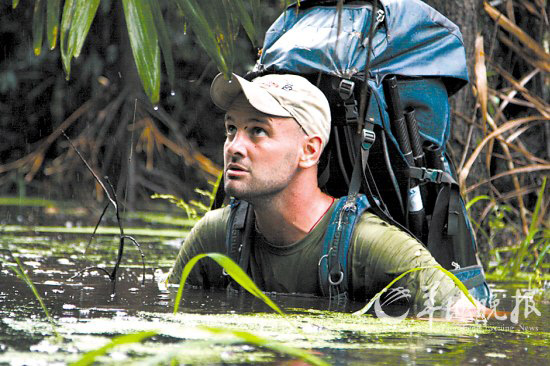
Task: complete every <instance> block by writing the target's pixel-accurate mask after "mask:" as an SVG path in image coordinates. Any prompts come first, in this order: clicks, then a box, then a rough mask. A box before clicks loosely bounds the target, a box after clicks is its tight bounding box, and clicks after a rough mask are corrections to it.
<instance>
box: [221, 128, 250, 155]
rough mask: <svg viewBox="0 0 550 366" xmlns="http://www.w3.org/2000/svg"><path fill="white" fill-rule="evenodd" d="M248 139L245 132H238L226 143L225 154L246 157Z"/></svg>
mask: <svg viewBox="0 0 550 366" xmlns="http://www.w3.org/2000/svg"><path fill="white" fill-rule="evenodd" d="M246 144H247V137H246V134H245V133H244V131H242V130H240V131H237V133H236V134H235V136H233V138H232V139H231V140H229V139H227V140H226V141H225V152H226V154H227V155H229V156H235V155H241V156H245V155H246Z"/></svg>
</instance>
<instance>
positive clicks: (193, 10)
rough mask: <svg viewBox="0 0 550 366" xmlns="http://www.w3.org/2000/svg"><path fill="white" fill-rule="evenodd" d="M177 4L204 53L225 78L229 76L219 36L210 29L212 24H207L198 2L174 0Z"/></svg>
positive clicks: (213, 8)
mask: <svg viewBox="0 0 550 366" xmlns="http://www.w3.org/2000/svg"><path fill="white" fill-rule="evenodd" d="M176 1H177V4H178V6H179V7H180V8H181V10H182V11H183V13H184V14H185V18H186V19H187V21H188V22H189V24H190V25H191V28H193V32H195V34H196V35H197V38H198V40H199V42H200V44H201V45H202V47H203V48H204V49H205V51H206V53H208V55H209V56H210V58H212V59H213V60H214V62H215V63H216V65H217V66H218V70H220V71H221V72H222V73H223V74H224V75H225V77H226V78H229V77H230V72H231V70H230V67H229V65H228V63H227V60H226V59H225V57H224V55H223V53H222V52H221V48H220V46H219V43H218V39H219V36H218V37H217V36H216V34H215V33H214V32H213V31H212V24H209V22H208V20H207V18H206V15H205V12H203V11H202V9H201V8H200V6H199V4H198V3H197V2H196V1H195V0H176ZM217 8H218V7H217V6H214V7H210V9H209V10H213V11H215V9H217ZM206 14H208V13H206Z"/></svg>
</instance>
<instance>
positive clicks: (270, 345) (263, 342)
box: [200, 326, 329, 366]
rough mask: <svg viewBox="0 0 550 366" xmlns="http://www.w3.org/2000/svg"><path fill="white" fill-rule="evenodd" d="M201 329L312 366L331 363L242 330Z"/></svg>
mask: <svg viewBox="0 0 550 366" xmlns="http://www.w3.org/2000/svg"><path fill="white" fill-rule="evenodd" d="M200 328H201V329H204V330H207V331H209V332H211V333H213V334H227V335H232V336H234V337H237V338H240V339H241V340H243V341H245V342H246V343H250V344H253V345H255V346H258V347H262V348H267V349H270V350H272V351H275V352H277V353H280V354H285V355H289V356H292V357H296V358H298V359H300V360H302V361H305V362H307V363H309V364H310V365H320V366H326V365H329V363H327V362H325V361H324V360H322V359H321V358H319V357H317V356H314V355H312V354H311V353H310V352H308V351H306V350H302V349H299V348H295V347H289V346H285V345H284V344H281V343H278V342H273V341H271V340H268V339H265V338H262V337H259V336H257V335H255V334H252V333H249V332H245V331H242V330H231V329H224V328H218V327H206V326H203V327H200Z"/></svg>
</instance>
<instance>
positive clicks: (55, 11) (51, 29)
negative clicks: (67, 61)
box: [46, 0, 61, 50]
mask: <svg viewBox="0 0 550 366" xmlns="http://www.w3.org/2000/svg"><path fill="white" fill-rule="evenodd" d="M60 11H61V0H48V8H47V17H46V30H47V34H48V47H50V50H53V49H54V48H55V45H56V43H57V36H58V34H59V13H60Z"/></svg>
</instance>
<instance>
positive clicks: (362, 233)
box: [354, 211, 415, 241]
mask: <svg viewBox="0 0 550 366" xmlns="http://www.w3.org/2000/svg"><path fill="white" fill-rule="evenodd" d="M354 236H355V237H356V238H357V239H359V240H368V241H373V240H383V241H384V240H390V239H391V240H392V241H396V240H398V241H407V240H415V239H414V238H413V237H411V236H410V235H409V234H408V233H407V232H405V231H403V230H402V229H400V228H398V227H397V226H395V225H392V224H390V223H388V222H386V221H384V220H383V219H381V218H380V217H379V216H378V215H376V214H374V213H372V212H370V211H365V212H364V213H363V214H362V215H361V217H360V218H359V219H358V220H357V223H356V225H355V229H354Z"/></svg>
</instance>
